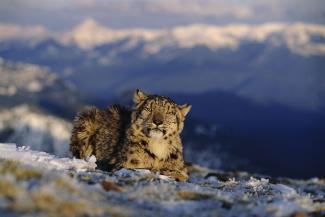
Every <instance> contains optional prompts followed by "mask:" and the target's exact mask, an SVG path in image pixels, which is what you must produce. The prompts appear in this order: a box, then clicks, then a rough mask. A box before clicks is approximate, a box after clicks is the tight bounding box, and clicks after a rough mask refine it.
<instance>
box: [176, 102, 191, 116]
mask: <svg viewBox="0 0 325 217" xmlns="http://www.w3.org/2000/svg"><path fill="white" fill-rule="evenodd" d="M178 108H179V110H180V112H181V114H182V115H183V117H185V116H186V115H187V113H189V111H190V110H191V108H192V106H191V105H190V104H184V105H179V106H178Z"/></svg>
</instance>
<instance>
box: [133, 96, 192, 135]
mask: <svg viewBox="0 0 325 217" xmlns="http://www.w3.org/2000/svg"><path fill="white" fill-rule="evenodd" d="M133 101H134V103H135V110H134V112H133V114H132V124H133V126H134V127H135V130H136V131H138V132H140V133H142V134H144V135H145V136H147V137H148V138H154V139H159V138H162V137H170V136H175V135H179V134H180V133H181V132H182V130H183V127H184V121H185V116H186V115H187V113H188V112H189V111H190V109H191V105H189V104H184V105H178V104H177V103H175V102H174V101H173V100H171V99H169V98H167V97H164V96H158V95H149V94H146V93H144V92H142V91H141V90H136V91H135V93H134V97H133Z"/></svg>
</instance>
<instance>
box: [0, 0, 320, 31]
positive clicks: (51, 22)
mask: <svg viewBox="0 0 325 217" xmlns="http://www.w3.org/2000/svg"><path fill="white" fill-rule="evenodd" d="M87 18H93V19H95V20H96V21H98V22H100V23H102V24H104V25H107V26H110V27H113V28H129V27H146V28H161V27H171V26H178V25H186V24H192V23H208V24H219V25H220V24H221V25H222V24H229V23H263V22H309V23H320V24H323V23H325V1H324V0H75V1H73V0H55V1H53V0H1V1H0V22H1V23H14V24H23V25H42V26H45V27H46V28H49V29H53V30H66V29H69V28H72V27H73V26H75V25H77V24H79V23H81V22H82V21H83V20H85V19H87Z"/></svg>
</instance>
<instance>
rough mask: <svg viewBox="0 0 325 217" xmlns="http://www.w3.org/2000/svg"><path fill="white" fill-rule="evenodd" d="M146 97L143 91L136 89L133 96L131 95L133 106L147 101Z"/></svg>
mask: <svg viewBox="0 0 325 217" xmlns="http://www.w3.org/2000/svg"><path fill="white" fill-rule="evenodd" d="M147 97H148V95H147V94H146V93H144V92H143V91H141V90H139V89H136V90H135V91H134V95H133V102H134V103H135V104H139V103H140V102H142V101H143V100H145V99H147Z"/></svg>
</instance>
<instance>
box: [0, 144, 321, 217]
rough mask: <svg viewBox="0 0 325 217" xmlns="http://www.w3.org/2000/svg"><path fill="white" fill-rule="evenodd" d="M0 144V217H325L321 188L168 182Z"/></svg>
mask: <svg viewBox="0 0 325 217" xmlns="http://www.w3.org/2000/svg"><path fill="white" fill-rule="evenodd" d="M95 167H96V164H95V159H94V158H91V159H89V161H87V162H86V161H82V160H77V159H70V158H58V157H55V156H53V155H49V154H47V153H44V152H37V151H32V150H29V149H27V148H16V146H15V145H14V144H0V216H236V217H237V216H296V217H298V216H325V180H324V179H318V178H314V179H310V180H304V181H303V180H292V179H287V178H271V177H266V176H261V175H255V174H248V173H245V172H235V173H225V172H221V171H213V170H209V169H207V168H202V167H199V166H192V167H190V171H191V174H190V180H189V181H188V182H176V181H174V180H172V179H170V178H168V177H166V176H162V175H159V174H153V173H150V171H148V170H127V169H122V170H119V171H117V172H115V173H108V172H103V171H100V170H96V169H95Z"/></svg>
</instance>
